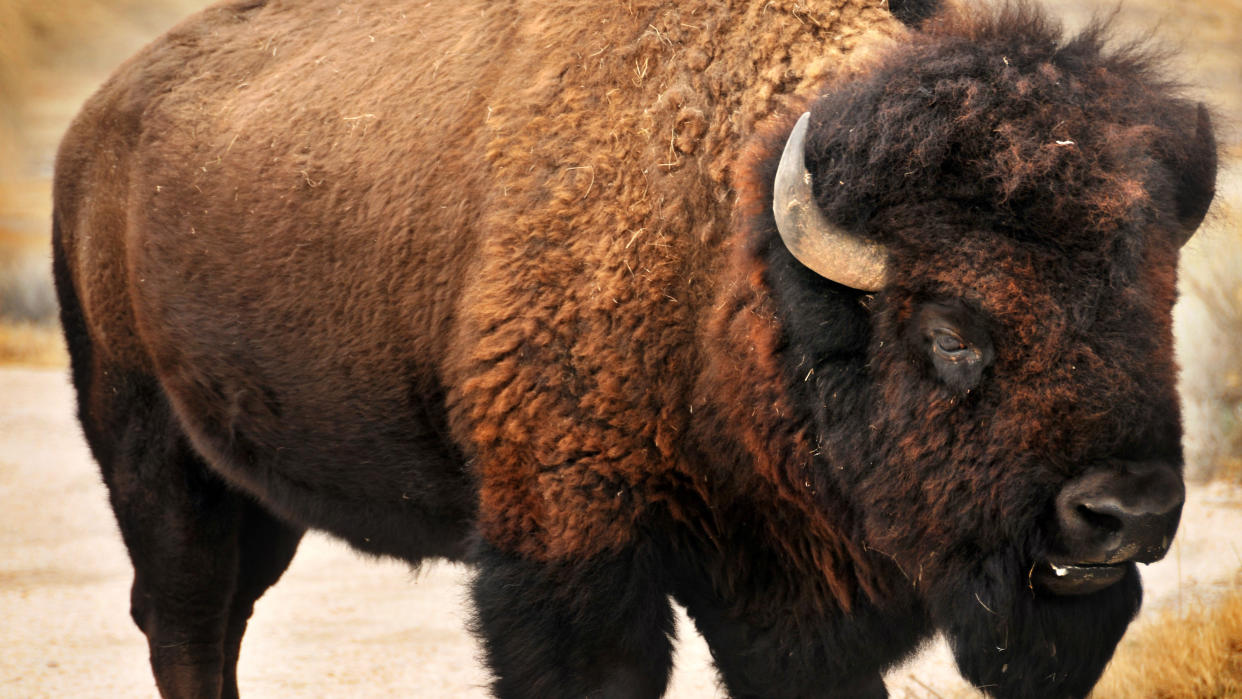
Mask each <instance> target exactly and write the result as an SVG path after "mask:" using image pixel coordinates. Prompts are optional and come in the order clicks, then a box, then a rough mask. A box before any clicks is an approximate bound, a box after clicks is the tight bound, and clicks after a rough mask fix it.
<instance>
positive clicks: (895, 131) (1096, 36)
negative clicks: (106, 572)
mask: <svg viewBox="0 0 1242 699" xmlns="http://www.w3.org/2000/svg"><path fill="white" fill-rule="evenodd" d="M415 5H417V7H415ZM936 5H937V3H935V2H929V1H925V0H909V1H905V2H896V1H895V0H893V1H892V2H890V3H888V4H887V7H890V8H891V9H892V10H893V12H895V13H896V14H897V18H899V19H901V20H902V21H904V22H906V23H908V24H917V23H918V22H920V21H922V22H923V24H922V25H921V26H919V27H918V28H917V30H913V29H909V28H907V27H905V26H903V25H902V24H900V23H899V22H898V21H897V19H894V17H893V15H891V14H889V12H888V11H887V10H886V9H885V4H884V3H879V2H872V1H870V0H836V1H832V2H827V1H825V2H798V3H791V2H783V1H782V0H756V1H755V2H739V3H720V2H711V1H707V0H701V1H698V2H693V1H691V0H681V1H679V2H660V1H656V0H652V1H651V2H641V1H636V2H626V3H582V2H577V1H575V0H542V1H541V2H539V3H494V2H486V1H484V0H461V1H460V2H454V3H447V2H446V3H425V4H424V3H412V4H410V5H409V6H406V5H400V4H399V3H397V2H396V1H395V0H359V2H357V3H352V4H351V6H350V7H351V9H350V10H349V11H345V10H343V9H342V7H341V6H340V4H339V3H337V2H336V1H335V0H304V1H303V2H299V3H281V2H265V1H263V0H257V1H256V0H236V1H235V2H231V3H223V4H221V5H218V6H216V7H214V8H212V9H209V10H207V11H206V12H204V13H203V14H202V15H200V16H199V17H197V18H195V19H192V20H190V21H188V22H187V23H185V24H183V25H181V26H180V27H178V28H177V29H175V30H174V31H173V32H171V33H170V34H169V36H168V37H166V38H165V39H163V40H161V41H159V42H156V43H155V44H153V45H152V46H151V47H149V48H148V49H146V50H145V51H144V52H143V53H142V54H140V55H139V56H137V57H135V58H134V59H132V60H131V61H130V62H128V63H127V64H126V65H125V66H123V67H122V68H121V69H120V70H119V71H118V73H117V74H116V75H115V76H114V77H113V78H112V80H111V81H110V82H109V83H108V84H107V85H105V87H104V88H103V89H102V90H101V91H100V93H99V94H98V95H96V96H95V97H94V98H92V100H91V101H90V102H88V104H87V105H86V107H84V109H83V113H82V115H81V116H80V117H79V119H78V120H77V122H75V125H74V127H73V128H71V130H70V131H69V133H68V134H67V135H66V138H65V141H64V144H63V145H62V149H61V152H60V154H59V156H58V161H57V176H56V183H55V200H56V203H55V213H54V223H53V237H54V245H55V247H54V273H55V277H56V283H57V290H58V293H59V296H60V300H61V313H62V321H63V325H64V328H65V335H66V340H67V343H68V345H69V350H70V355H71V358H72V371H73V382H74V385H75V387H76V389H77V391H78V396H79V415H80V418H81V421H82V424H83V429H84V432H85V434H86V437H87V440H88V442H89V443H90V446H91V449H92V452H93V454H94V456H95V458H96V459H97V460H98V461H99V463H100V467H101V471H102V473H103V477H104V480H105V482H106V483H107V485H108V488H109V493H110V497H111V502H112V506H113V509H114V512H115V513H116V516H117V520H118V523H119V525H120V529H121V533H122V536H123V537H124V540H125V543H126V546H127V548H128V550H129V553H130V556H131V559H132V561H133V563H134V568H135V577H134V584H133V591H132V597H131V611H132V613H133V616H134V620H135V622H136V623H137V624H138V626H139V627H140V628H141V629H142V631H143V632H144V633H145V634H146V635H147V637H148V643H149V645H150V649H151V664H152V669H153V671H154V673H155V676H156V681H157V684H158V686H159V688H160V691H161V693H163V694H164V695H166V696H224V697H231V696H236V695H237V692H238V688H237V684H236V672H235V668H236V661H237V655H238V652H239V649H240V645H241V639H242V635H243V633H244V631H245V626H246V622H247V619H248V618H249V616H250V612H251V610H252V608H253V605H254V603H255V601H256V600H257V599H258V598H259V597H260V596H261V595H262V594H263V592H264V591H265V590H266V589H267V588H268V587H269V586H270V585H272V584H273V583H274V582H275V581H276V580H277V579H278V578H279V577H280V574H281V573H282V572H283V570H284V569H285V567H286V566H287V565H288V564H289V561H290V560H291V558H292V557H293V555H294V553H295V551H296V547H297V543H298V541H299V538H300V536H301V534H302V532H304V531H305V530H306V529H307V528H311V527H313V528H318V529H322V530H326V531H328V532H331V533H333V534H335V535H337V536H339V537H341V538H343V539H345V540H347V541H349V542H350V543H351V544H352V545H353V546H355V547H357V548H359V549H361V550H363V551H366V552H369V553H373V554H377V555H389V556H395V557H399V558H402V559H404V560H407V561H410V562H411V563H413V564H418V563H419V562H420V561H422V560H425V559H429V558H447V559H452V560H465V561H469V562H471V563H473V564H474V565H476V567H477V574H476V577H475V579H474V581H473V585H472V594H473V598H474V602H475V607H476V617H475V621H474V631H475V633H476V634H478V636H479V637H480V640H481V642H482V645H483V647H484V649H485V651H486V655H487V657H486V661H487V663H488V665H489V668H490V669H491V671H492V672H493V674H494V677H495V683H494V686H493V689H494V691H495V692H496V693H497V694H498V695H501V696H506V697H509V696H512V697H523V696H528V697H557V696H565V697H578V696H652V695H657V694H659V693H661V692H662V691H663V689H664V687H665V684H666V682H667V679H668V674H669V671H670V667H671V662H672V661H671V655H670V653H671V638H672V635H673V628H672V616H671V610H670V604H671V602H670V600H674V599H675V600H677V601H679V602H681V603H682V604H683V605H685V607H686V609H687V611H688V612H689V614H690V616H691V618H692V619H693V620H694V622H695V624H696V626H697V627H698V629H699V630H700V631H701V632H702V634H703V636H704V637H705V639H706V640H707V642H708V645H709V646H710V648H711V651H712V654H713V658H714V660H715V662H716V665H717V667H718V669H719V670H720V674H721V679H722V681H723V684H724V685H725V687H726V688H727V689H728V691H729V692H730V693H731V694H732V695H734V696H738V697H781V696H788V697H807V696H822V695H829V696H866V697H882V696H884V695H885V688H884V685H883V682H882V679H881V677H882V673H883V672H884V671H885V670H886V669H887V668H889V667H891V666H892V665H894V664H895V663H897V662H899V661H900V660H901V659H903V658H905V657H907V656H908V655H909V654H910V653H912V652H913V651H914V650H915V649H916V648H917V647H918V645H919V644H920V643H921V642H923V641H924V640H925V639H927V638H928V637H929V636H930V635H931V634H932V633H934V632H935V631H936V630H940V631H943V632H944V633H945V634H946V635H947V636H948V638H949V640H950V644H951V645H952V647H953V650H954V655H955V657H956V658H957V662H958V664H959V667H960V668H961V670H962V672H963V674H964V675H965V676H966V677H967V678H969V679H970V680H971V681H972V682H974V683H976V684H977V685H979V686H980V687H981V688H982V689H983V690H984V691H986V692H989V693H991V694H993V695H995V696H1000V697H1027V696H1030V697H1045V696H1050V697H1080V696H1083V695H1085V694H1086V692H1087V691H1089V689H1090V687H1091V686H1092V685H1093V684H1094V682H1095V681H1096V679H1097V678H1098V677H1099V675H1100V672H1101V671H1102V669H1103V667H1104V665H1105V663H1106V662H1107V660H1108V658H1109V656H1110V655H1111V654H1112V652H1113V648H1114V646H1115V645H1116V643H1117V641H1118V639H1119V638H1120V636H1121V634H1122V633H1123V632H1124V630H1125V628H1126V625H1127V624H1128V623H1129V621H1130V620H1131V618H1132V617H1133V616H1134V614H1135V612H1136V611H1137V609H1138V606H1139V602H1140V597H1141V593H1140V584H1139V578H1138V574H1137V569H1136V567H1135V565H1134V564H1135V562H1148V561H1151V560H1154V559H1156V558H1159V557H1160V556H1161V555H1163V553H1164V551H1165V550H1166V549H1167V547H1168V544H1169V540H1170V539H1171V537H1172V535H1173V533H1174V531H1175V529H1176V524H1177V520H1178V513H1179V508H1180V505H1181V498H1182V489H1181V465H1182V454H1181V446H1180V438H1181V427H1180V417H1179V414H1178V405H1177V398H1176V394H1175V392H1174V383H1175V380H1174V379H1175V371H1176V365H1175V362H1174V357H1173V353H1172V332H1171V309H1172V305H1173V301H1174V297H1175V289H1176V285H1175V281H1176V280H1175V276H1176V264H1177V256H1178V250H1179V247H1180V246H1181V245H1182V244H1183V243H1184V242H1185V240H1186V239H1187V238H1188V237H1189V236H1190V235H1191V234H1192V233H1193V231H1194V229H1195V228H1196V227H1197V226H1198V224H1199V222H1200V221H1201V220H1202V218H1203V216H1204V214H1205V212H1206V209H1207V207H1208V205H1209V203H1210V201H1211V199H1212V194H1213V192H1212V189H1213V185H1214V178H1215V144H1214V141H1213V137H1212V130H1211V124H1210V120H1209V118H1208V115H1207V112H1206V110H1204V109H1203V108H1201V107H1196V105H1194V104H1192V103H1189V102H1187V101H1185V100H1183V99H1181V98H1179V97H1178V96H1177V94H1176V91H1175V90H1174V88H1173V87H1172V86H1170V85H1168V84H1167V83H1165V82H1164V81H1162V80H1161V79H1160V78H1159V77H1158V74H1157V72H1156V71H1155V69H1154V68H1155V66H1156V62H1155V61H1154V60H1153V59H1150V58H1147V57H1144V55H1142V53H1141V52H1139V51H1136V50H1132V49H1128V50H1124V51H1120V52H1114V53H1110V52H1108V51H1106V50H1104V48H1103V42H1102V30H1101V29H1099V28H1098V27H1097V28H1092V29H1089V30H1088V31H1087V32H1085V33H1084V34H1083V35H1082V36H1079V37H1076V38H1073V39H1069V40H1066V39H1065V38H1063V37H1062V36H1061V33H1060V31H1059V29H1058V28H1056V27H1055V26H1053V25H1052V24H1051V23H1049V22H1048V21H1047V20H1045V19H1044V18H1043V17H1042V16H1041V15H1040V14H1039V13H1038V12H1036V11H1034V10H1031V9H1029V8H1025V7H1021V6H1017V7H1009V8H1006V9H1003V10H1001V11H998V12H995V13H993V12H982V13H975V14H973V15H970V16H967V15H965V14H954V13H951V12H946V13H942V14H940V15H934V16H933V15H932V10H933V9H934V8H935V7H936ZM269 46H270V49H269ZM360 47H361V48H360ZM428 66H430V67H431V68H430V69H428ZM272 114H281V115H283V116H285V117H287V122H288V123H284V122H282V123H280V124H279V125H273V124H272V117H271V115H272ZM803 114H806V116H805V117H800V115H803ZM800 118H801V119H802V121H801V122H800V123H803V124H805V125H806V128H805V138H804V140H799V139H798V138H794V137H792V136H791V134H792V133H794V129H793V125H794V124H795V122H797V121H799V119H800ZM797 133H799V134H802V133H803V131H802V130H799V131H797ZM787 144H789V145H788V147H789V148H790V149H791V150H790V153H792V154H794V155H796V156H799V157H796V158H792V157H791V158H789V159H787V161H786V162H792V163H794V165H793V166H791V167H794V168H795V169H793V170H786V171H784V173H783V175H782V178H781V180H780V181H781V182H782V183H792V185H799V186H800V187H794V186H792V185H791V186H784V184H783V185H782V190H781V191H782V192H785V193H787V192H790V191H795V192H796V196H795V198H793V199H788V198H786V199H780V198H778V197H775V196H774V192H773V182H774V181H775V180H776V173H777V170H778V167H780V166H779V163H780V162H781V160H782V153H783V152H784V151H785V149H786V147H787ZM796 161H802V163H801V164H800V165H799V164H798V163H797V162H796ZM803 168H804V169H803ZM782 196H784V195H782ZM778 201H779V202H784V203H785V204H789V203H790V202H792V203H793V205H794V209H789V208H786V209H785V210H784V213H785V214H787V213H788V212H789V211H791V210H796V212H797V213H798V214H799V215H797V216H792V217H791V216H786V215H784V214H782V215H781V216H780V217H779V218H778V216H777V215H774V213H773V206H774V202H778ZM798 207H803V208H798ZM805 207H810V208H805ZM807 213H814V214H816V215H814V216H811V215H802V214H807ZM778 220H779V221H780V222H781V223H779V224H778ZM790 221H793V222H794V224H792V225H797V226H802V227H801V228H798V229H797V230H793V231H791V230H790V229H789V227H788V226H789V225H791V224H790V223H789V222H790ZM790 240H793V241H802V242H804V243H808V242H809V243H810V244H806V245H798V244H794V245H793V247H794V248H796V250H794V252H795V253H797V254H799V256H800V257H799V258H798V259H795V258H794V257H793V254H791V248H790V246H789V244H788V243H787V241H790ZM842 241H853V242H852V243H850V244H842ZM818 243H823V244H822V245H821V244H818ZM825 250H828V251H836V252H830V253H829V255H830V256H832V257H833V259H824V258H823V257H822V254H823V251H825ZM849 250H867V251H870V252H869V253H868V255H869V256H870V258H871V259H870V260H869V262H868V264H867V265H866V267H867V268H868V269H869V271H868V273H866V274H853V273H852V272H857V271H859V269H861V268H862V267H864V265H861V264H849V263H857V262H858V259H856V258H855V257H853V256H852V253H849V252H848V251H849ZM816 251H820V252H818V253H817V252H816ZM840 251H847V252H845V253H841V252H840ZM804 254H805V255H806V256H807V257H803V255H804ZM815 255H821V256H820V257H815ZM843 257H844V258H847V260H846V261H847V264H842V259H841V258H843ZM799 260H802V262H799ZM804 263H805V265H804ZM812 269H814V270H817V271H816V272H813V271H812ZM821 275H822V276H821ZM846 283H850V284H854V285H855V286H859V287H865V288H850V287H849V286H846V285H845V284H846ZM1055 570H1060V571H1062V573H1063V576H1062V577H1061V579H1060V580H1055V579H1054V578H1049V577H1048V576H1050V575H1052V576H1055V575H1056V574H1055V573H1054V572H1050V571H1055ZM1050 580H1052V582H1049V581H1050ZM1100 581H1102V582H1100ZM412 623H413V622H412Z"/></svg>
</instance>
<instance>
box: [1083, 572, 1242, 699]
mask: <svg viewBox="0 0 1242 699" xmlns="http://www.w3.org/2000/svg"><path fill="white" fill-rule="evenodd" d="M1239 573H1240V575H1242V571H1239ZM1091 697H1092V699H1131V698H1133V697H1145V698H1149V699H1213V698H1222V699H1223V698H1225V697H1242V579H1240V582H1239V584H1237V585H1235V586H1233V587H1232V588H1231V589H1230V590H1229V591H1228V592H1227V593H1225V594H1224V595H1223V596H1221V597H1219V598H1217V599H1215V600H1200V601H1197V602H1195V603H1194V604H1193V605H1192V606H1191V608H1190V609H1189V610H1188V611H1187V612H1186V613H1184V614H1179V613H1177V611H1176V609H1169V610H1167V611H1165V612H1164V613H1163V614H1160V615H1159V616H1157V617H1156V618H1155V619H1153V620H1152V621H1149V622H1147V623H1142V624H1140V625H1139V627H1138V628H1136V629H1134V630H1132V631H1131V632H1130V633H1129V634H1127V635H1126V637H1125V638H1124V639H1122V641H1121V644H1120V645H1119V646H1118V647H1117V654H1116V655H1115V656H1113V662H1112V663H1111V664H1110V665H1109V666H1108V669H1107V670H1106V671H1105V672H1104V677H1103V678H1101V680H1100V683H1099V684H1098V685H1096V688H1095V691H1094V692H1093V693H1092V694H1091Z"/></svg>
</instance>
